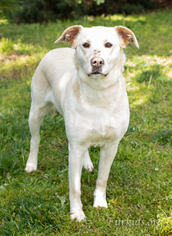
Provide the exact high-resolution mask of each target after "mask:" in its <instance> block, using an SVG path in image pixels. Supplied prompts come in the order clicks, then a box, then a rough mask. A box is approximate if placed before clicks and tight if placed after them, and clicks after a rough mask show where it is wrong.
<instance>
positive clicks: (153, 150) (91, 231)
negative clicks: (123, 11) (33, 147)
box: [0, 10, 172, 236]
mask: <svg viewBox="0 0 172 236" xmlns="http://www.w3.org/2000/svg"><path fill="white" fill-rule="evenodd" d="M171 14H172V12H171V10H165V11H158V12H156V13H149V14H143V15H133V16H128V17H124V16H122V15H115V16H107V17H95V18H91V17H84V18H83V20H78V21H73V22H70V21H67V22H57V23H48V24H46V25H44V24H42V25H40V24H33V25H11V24H8V23H7V22H6V24H1V25H0V38H1V39H0V53H1V55H0V60H1V67H0V80H1V81H0V91H1V100H0V235H129V236H132V235H134V236H135V235H137V236H138V235H140V236H141V235H170V234H171V230H172V225H171V210H172V209H171V206H172V190H171V185H172V177H171V168H172V160H171V158H172V151H171V146H172V143H171V140H172V137H171V136H172V131H171V130H172V119H171V117H172V106H171V101H172V93H171V85H172V57H171V53H170V52H171V38H172V24H171V23H172V21H171ZM73 24H82V25H84V26H92V25H106V26H115V25H124V26H128V27H130V28H131V30H133V32H134V33H135V34H136V36H137V38H138V41H139V45H140V49H139V50H138V51H137V54H136V51H135V49H133V48H134V47H132V46H129V47H127V48H126V49H125V53H126V54H127V58H128V59H127V63H126V65H125V73H124V76H125V78H126V84H127V90H128V95H129V101H130V110H131V118H130V126H129V129H128V132H127V133H126V135H125V137H124V138H123V140H122V141H121V143H120V145H119V148H118V153H117V155H116V159H115V160H114V163H113V165H112V168H111V172H110V176H109V181H108V186H107V200H108V209H94V208H92V204H93V193H94V188H95V183H96V178H97V170H98V162H99V154H100V150H99V148H93V147H91V148H90V156H91V159H92V161H93V164H94V167H95V168H94V171H93V172H92V173H87V172H86V171H85V170H83V173H82V201H83V205H84V212H85V213H86V216H87V218H86V221H85V222H81V223H77V222H71V221H70V216H69V214H68V212H69V200H68V198H69V195H68V190H69V189H68V149H67V139H66V135H65V126H64V120H63V118H62V116H61V115H59V114H56V115H55V116H54V118H52V117H51V115H50V114H48V115H47V116H46V118H45V120H44V123H43V125H42V127H41V143H40V150H39V162H38V169H39V170H38V171H37V172H34V173H31V174H29V175H28V174H27V173H25V172H24V167H25V163H26V160H27V157H28V154H29V145H30V144H29V142H30V132H29V127H28V114H29V109H30V102H31V99H30V83H31V77H32V75H33V73H34V71H35V69H36V66H37V65H38V63H39V61H40V59H41V58H42V57H43V55H44V54H45V53H46V52H47V51H49V50H50V49H53V48H55V47H62V46H65V47H66V46H68V45H67V44H62V43H61V44H58V45H54V44H53V42H54V41H55V40H56V38H58V36H60V34H61V33H62V31H63V30H64V29H65V28H67V27H68V26H70V25H73ZM7 26H8V27H7ZM33 35H34V37H33ZM162 42H163V43H162Z"/></svg>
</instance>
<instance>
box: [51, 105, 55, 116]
mask: <svg viewBox="0 0 172 236" xmlns="http://www.w3.org/2000/svg"><path fill="white" fill-rule="evenodd" d="M50 114H51V116H52V117H54V116H55V114H56V107H55V106H54V105H53V106H52V107H51V110H50Z"/></svg>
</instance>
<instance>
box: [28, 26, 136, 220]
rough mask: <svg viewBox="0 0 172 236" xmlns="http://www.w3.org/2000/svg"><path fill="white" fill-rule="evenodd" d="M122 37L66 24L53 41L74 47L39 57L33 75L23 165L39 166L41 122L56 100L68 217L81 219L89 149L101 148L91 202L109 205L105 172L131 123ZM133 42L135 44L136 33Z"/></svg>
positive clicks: (103, 29)
mask: <svg viewBox="0 0 172 236" xmlns="http://www.w3.org/2000/svg"><path fill="white" fill-rule="evenodd" d="M123 29H124V30H125V32H126V31H127V28H125V27H121V28H120V30H123ZM72 30H73V31H72ZM71 32H74V33H75V35H74V37H73V36H72V34H71V36H70V33H71ZM120 32H121V31H120ZM128 32H131V31H130V30H128ZM132 34H133V33H132ZM133 35H134V34H133ZM133 35H132V37H133V38H134V37H135V36H133ZM72 37H73V38H72ZM122 37H124V36H123V35H122V36H121V35H119V32H118V31H117V29H116V28H108V27H92V28H83V27H81V26H75V27H73V28H72V27H70V28H68V29H67V30H66V31H65V32H64V33H63V35H62V36H61V38H59V39H58V40H57V41H60V40H62V41H65V38H66V41H68V39H70V40H71V38H72V41H69V42H70V44H71V45H72V46H73V47H74V49H71V48H60V49H55V50H52V51H50V52H49V53H48V54H47V55H46V56H45V57H44V58H43V59H42V61H41V62H40V64H39V66H38V68H37V69H36V72H35V74H34V76H33V79H32V84H31V90H32V104H31V109H30V116H29V125H30V131H31V135H32V138H31V147H30V155H29V158H28V161H27V164H26V169H25V170H26V171H27V172H31V171H34V170H36V169H37V154H38V148H39V141H40V135H39V129H40V125H41V123H42V121H43V119H44V116H45V115H46V113H47V112H48V111H50V109H51V108H52V105H55V107H56V109H57V110H58V111H59V112H60V113H61V114H62V115H63V116H64V119H65V126H66V134H67V138H68V140H69V145H68V146H69V188H70V194H69V197H70V212H71V218H72V219H75V218H76V219H77V220H78V221H81V220H82V219H84V218H85V215H84V213H83V210H82V203H81V199H80V195H81V190H80V185H81V183H80V178H81V171H82V167H84V168H86V169H87V170H88V171H92V170H93V164H92V162H91V160H90V157H89V153H88V148H89V147H90V146H100V148H101V150H100V163H99V173H98V179H97V182H96V189H95V192H94V207H98V206H99V207H107V202H106V185H107V180H108V176H109V171H110V168H111V164H112V162H113V159H114V157H115V155H116V152H117V147H118V144H119V142H120V140H121V138H122V137H123V135H124V134H125V132H126V130H127V128H128V124H129V104H128V98H127V93H126V88H125V79H124V78H123V75H122V72H123V66H124V63H125V55H124V53H123V50H122V47H123V46H121V45H123V44H124V43H123V44H122V43H121V40H123V38H122ZM85 42H89V44H90V47H89V48H84V47H83V44H84V43H85ZM106 42H110V43H111V44H112V47H110V48H107V47H105V43H106ZM134 43H135V44H136V46H138V44H137V40H136V38H134ZM94 57H98V58H102V59H103V60H104V64H103V66H102V74H98V75H96V74H91V75H90V73H91V72H92V68H93V67H92V65H91V62H90V61H91V59H92V58H94Z"/></svg>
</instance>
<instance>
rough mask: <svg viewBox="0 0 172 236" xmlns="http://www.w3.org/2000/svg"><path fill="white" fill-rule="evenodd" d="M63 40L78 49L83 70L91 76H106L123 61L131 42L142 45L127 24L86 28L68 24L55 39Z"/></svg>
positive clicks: (93, 77) (96, 77) (82, 71)
mask: <svg viewBox="0 0 172 236" xmlns="http://www.w3.org/2000/svg"><path fill="white" fill-rule="evenodd" d="M59 41H63V42H66V41H67V42H68V43H69V44H70V45H72V46H73V48H75V49H76V59H77V62H78V64H79V71H80V74H82V77H83V76H84V77H85V76H86V77H87V78H88V77H89V78H90V79H98V78H104V77H106V76H107V75H108V74H109V72H110V71H112V70H113V68H115V66H116V65H117V64H118V63H119V61H120V52H121V49H122V48H124V47H126V45H127V44H128V43H134V44H135V45H136V47H137V48H139V45H138V42H137V39H136V37H135V35H134V33H133V32H132V31H131V30H129V29H128V28H126V27H123V26H116V27H101V26H97V27H92V28H84V27H82V26H80V25H75V26H71V27H69V28H67V29H66V30H65V31H64V32H63V34H62V35H61V36H60V38H59V39H57V40H56V41H55V43H57V42H59ZM122 66H123V65H122Z"/></svg>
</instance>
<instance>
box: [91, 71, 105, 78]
mask: <svg viewBox="0 0 172 236" xmlns="http://www.w3.org/2000/svg"><path fill="white" fill-rule="evenodd" d="M88 76H96V77H99V76H107V74H103V73H102V72H100V71H94V72H92V73H90V74H88Z"/></svg>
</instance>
